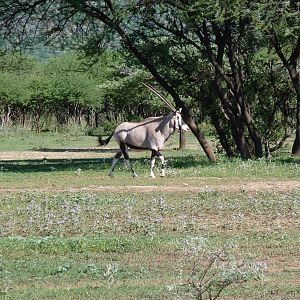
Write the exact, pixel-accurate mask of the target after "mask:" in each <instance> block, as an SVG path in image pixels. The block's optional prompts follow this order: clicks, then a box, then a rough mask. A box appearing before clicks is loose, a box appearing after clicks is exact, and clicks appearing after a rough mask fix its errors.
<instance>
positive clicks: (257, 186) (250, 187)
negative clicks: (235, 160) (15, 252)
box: [0, 180, 300, 193]
mask: <svg viewBox="0 0 300 300" xmlns="http://www.w3.org/2000/svg"><path fill="white" fill-rule="evenodd" d="M296 189H297V190H298V189H299V190H300V182H299V181H294V180H289V181H258V182H257V181H253V182H249V181H247V182H245V183H236V184H230V185H229V184H218V185H213V184H210V185H205V186H190V185H188V184H183V185H179V186H178V185H176V186H175V185H161V186H154V185H125V186H124V185H122V186H101V185H99V186H96V185H93V186H90V185H89V186H85V187H69V188H53V187H38V188H36V187H34V188H0V193H4V192H63V191H69V192H84V191H86V192H143V193H149V192H212V191H227V192H259V191H289V190H296Z"/></svg>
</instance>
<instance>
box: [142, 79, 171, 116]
mask: <svg viewBox="0 0 300 300" xmlns="http://www.w3.org/2000/svg"><path fill="white" fill-rule="evenodd" d="M143 85H144V86H146V87H147V88H148V89H149V90H150V91H151V92H153V93H154V94H155V95H156V96H157V97H159V98H160V99H161V100H162V101H163V102H164V103H165V104H166V105H167V106H168V107H169V108H170V109H171V110H172V111H176V108H175V107H174V106H173V105H172V104H171V103H170V102H169V101H168V100H167V99H166V98H165V97H164V96H163V95H162V94H160V93H159V92H158V91H157V90H156V89H155V88H154V87H152V86H151V85H150V84H149V83H145V82H143Z"/></svg>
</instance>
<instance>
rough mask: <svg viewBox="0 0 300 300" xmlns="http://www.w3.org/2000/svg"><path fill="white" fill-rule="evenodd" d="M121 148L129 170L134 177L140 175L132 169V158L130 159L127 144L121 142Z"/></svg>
mask: <svg viewBox="0 0 300 300" xmlns="http://www.w3.org/2000/svg"><path fill="white" fill-rule="evenodd" d="M120 149H121V151H122V153H123V155H124V159H125V163H126V166H127V168H128V170H129V171H130V172H131V175H132V177H138V176H137V174H136V173H135V172H134V170H133V169H132V166H131V163H130V160H129V155H128V148H127V146H126V145H125V144H123V143H121V144H120Z"/></svg>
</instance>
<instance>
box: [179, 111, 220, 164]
mask: <svg viewBox="0 0 300 300" xmlns="http://www.w3.org/2000/svg"><path fill="white" fill-rule="evenodd" d="M183 120H184V122H185V123H186V124H187V125H188V126H189V128H190V129H191V131H192V133H193V134H194V136H195V137H196V139H197V140H198V142H199V143H200V145H201V147H202V149H203V151H204V152H205V154H206V156H207V157H208V158H209V160H211V161H216V160H217V158H216V156H215V153H214V151H213V149H212V147H211V145H210V144H209V142H208V140H207V139H206V138H205V136H204V134H203V133H202V132H201V131H200V130H199V128H198V127H197V125H196V123H195V120H194V118H193V117H192V116H191V115H190V114H189V112H188V111H187V109H186V108H183Z"/></svg>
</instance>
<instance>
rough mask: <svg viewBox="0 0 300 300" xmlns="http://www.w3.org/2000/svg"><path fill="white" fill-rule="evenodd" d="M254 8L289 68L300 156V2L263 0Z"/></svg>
mask: <svg viewBox="0 0 300 300" xmlns="http://www.w3.org/2000/svg"><path fill="white" fill-rule="evenodd" d="M254 7H255V9H253V12H254V15H255V18H256V21H257V22H256V25H257V26H258V28H259V29H261V30H262V31H263V32H264V33H265V35H266V36H267V38H268V39H269V42H270V44H271V45H272V46H273V49H274V51H275V52H276V53H277V55H278V57H279V58H280V60H281V62H282V65H283V66H284V67H285V68H286V70H287V71H288V74H289V77H290V79H291V82H292V84H293V87H294V90H295V93H296V97H297V104H296V138H295V141H294V143H293V147H292V154H293V155H295V156H300V74H299V70H298V68H299V58H300V4H299V1H295V0H290V1H283V0H281V1H278V0H276V1H275V0H274V1H273V0H272V1H269V0H268V1H261V2H260V3H258V4H257V3H256V4H255V6H254Z"/></svg>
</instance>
